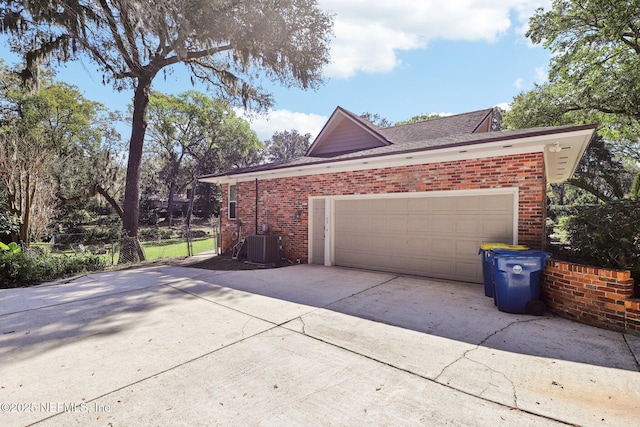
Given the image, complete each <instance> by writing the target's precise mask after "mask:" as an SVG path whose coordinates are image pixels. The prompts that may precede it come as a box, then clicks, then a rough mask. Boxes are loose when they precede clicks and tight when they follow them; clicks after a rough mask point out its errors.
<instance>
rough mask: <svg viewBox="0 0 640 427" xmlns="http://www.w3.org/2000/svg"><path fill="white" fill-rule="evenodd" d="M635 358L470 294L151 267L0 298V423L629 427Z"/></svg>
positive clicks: (639, 409) (354, 274) (304, 272)
mask: <svg viewBox="0 0 640 427" xmlns="http://www.w3.org/2000/svg"><path fill="white" fill-rule="evenodd" d="M639 355H640V337H638V336H633V335H623V334H620V333H615V332H610V331H605V330H601V329H596V328H592V327H588V326H584V325H580V324H577V323H572V322H569V321H566V320H563V319H559V318H557V317H553V316H550V315H548V316H545V317H532V316H525V315H511V314H505V313H501V312H499V311H498V310H497V309H496V308H495V307H494V305H493V301H492V300H491V299H490V298H486V297H484V294H483V288H482V286H480V285H471V284H464V283H456V282H448V281H443V280H431V279H424V278H416V277H403V276H398V275H393V274H386V273H376V272H370V271H359V270H351V269H343V268H335V267H330V268H329V267H321V266H313V265H299V266H293V267H287V268H280V269H271V270H254V271H234V272H230V271H209V270H200V269H195V268H187V267H180V266H159V267H148V268H140V269H133V270H125V271H117V272H107V273H101V274H94V275H90V276H85V277H82V278H79V279H76V280H74V281H72V282H70V283H66V284H58V285H50V286H40V287H35V288H27V289H12V290H0V404H1V409H2V411H1V412H0V426H21V425H30V424H36V425H38V426H72V425H82V426H87V425H89V426H91V425H96V426H138V425H140V426H153V425H157V426H167V425H172V426H175V425H184V426H212V425H221V426H238V425H278V426H280V425H301V426H302V425H314V426H315V425H335V426H351V425H362V424H367V425H390V426H398V425H411V426H413V425H443V424H450V425H473V426H501V425H503V426H514V425H527V426H538V425H540V426H546V425H563V424H572V425H573V424H575V425H585V426H588V425H591V426H605V425H608V426H627V425H628V426H631V425H637V424H638V417H639V416H640V374H639V373H638V371H639V365H638V356H639Z"/></svg>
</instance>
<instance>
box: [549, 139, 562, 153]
mask: <svg viewBox="0 0 640 427" xmlns="http://www.w3.org/2000/svg"><path fill="white" fill-rule="evenodd" d="M561 149H562V148H560V143H559V142H556V143H554V144H553V145H550V146H549V152H550V153H559V152H560V150H561Z"/></svg>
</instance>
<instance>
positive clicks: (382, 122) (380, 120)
mask: <svg viewBox="0 0 640 427" xmlns="http://www.w3.org/2000/svg"><path fill="white" fill-rule="evenodd" d="M360 117H362V118H363V119H365V120H367V121H368V122H370V123H371V124H372V125H374V126H378V127H379V128H388V127H389V126H393V122H391V121H390V120H388V119H386V118H385V117H382V116H380V114H378V113H376V114H371V113H368V112H364V113H362V114H360Z"/></svg>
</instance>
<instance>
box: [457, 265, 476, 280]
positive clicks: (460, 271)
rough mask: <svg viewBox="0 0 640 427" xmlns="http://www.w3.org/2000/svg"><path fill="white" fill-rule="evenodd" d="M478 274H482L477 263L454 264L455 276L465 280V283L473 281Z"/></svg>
mask: <svg viewBox="0 0 640 427" xmlns="http://www.w3.org/2000/svg"><path fill="white" fill-rule="evenodd" d="M478 274H482V268H480V267H479V266H478V264H477V263H473V262H456V264H455V275H456V276H457V277H460V278H462V279H466V280H467V281H473V280H475V278H476V277H477V276H478Z"/></svg>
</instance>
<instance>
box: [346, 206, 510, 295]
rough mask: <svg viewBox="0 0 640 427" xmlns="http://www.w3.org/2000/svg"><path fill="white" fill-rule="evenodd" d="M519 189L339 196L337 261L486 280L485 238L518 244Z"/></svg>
mask: <svg viewBox="0 0 640 427" xmlns="http://www.w3.org/2000/svg"><path fill="white" fill-rule="evenodd" d="M514 197H515V196H514V194H496V195H473V196H469V195H464V196H451V195H447V196H442V197H440V196H436V197H406V198H395V197H394V198H378V199H354V200H336V201H335V263H336V265H341V266H346V267H356V268H365V269H372V270H380V271H390V272H397V273H404V274H415V275H421V276H429V277H438V278H444V279H452V280H462V281H469V282H478V283H481V282H482V261H481V258H480V257H479V256H478V249H479V247H480V245H481V244H482V243H483V242H505V243H512V242H513V236H514Z"/></svg>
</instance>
